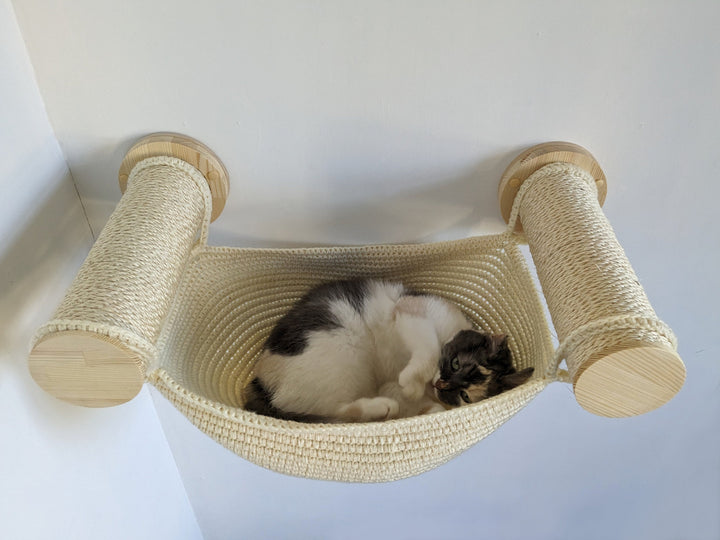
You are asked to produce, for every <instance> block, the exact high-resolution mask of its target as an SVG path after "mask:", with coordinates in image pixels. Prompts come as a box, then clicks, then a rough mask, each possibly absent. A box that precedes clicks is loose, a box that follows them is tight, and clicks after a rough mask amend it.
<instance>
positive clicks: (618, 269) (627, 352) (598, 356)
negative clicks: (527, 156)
mask: <svg viewBox="0 0 720 540" xmlns="http://www.w3.org/2000/svg"><path fill="white" fill-rule="evenodd" d="M517 218H520V220H521V221H522V224H523V227H524V231H525V236H526V237H527V241H528V244H529V247H530V252H531V254H532V257H533V260H534V262H535V265H536V267H537V273H538V278H539V280H540V284H541V286H542V289H543V293H544V294H545V298H546V299H547V303H548V309H549V311H550V313H551V316H552V321H553V324H554V326H555V330H556V331H557V335H558V339H559V340H560V347H559V349H558V351H557V354H556V362H555V365H557V362H559V361H560V360H562V358H565V359H566V361H567V365H568V371H569V374H570V378H571V380H572V381H573V383H574V386H575V393H576V397H577V398H578V401H579V402H580V404H581V405H583V407H585V408H587V409H588V410H590V411H591V412H594V413H596V414H601V415H605V416H626V415H632V414H640V413H642V412H647V410H651V409H654V408H656V407H658V406H660V405H661V404H663V403H665V401H667V400H669V399H670V398H671V397H672V396H673V395H675V393H676V392H677V391H678V390H679V388H680V386H682V383H683V381H684V375H685V371H684V366H683V365H682V361H681V360H680V358H679V357H678V356H677V354H676V353H675V349H676V342H675V336H674V335H673V333H672V331H671V330H670V329H669V328H668V327H667V325H665V324H664V323H663V322H662V321H660V320H659V319H658V317H657V315H656V313H655V311H654V310H653V308H652V306H651V305H650V302H649V300H648V298H647V296H646V294H645V291H644V290H643V288H642V286H641V285H640V282H639V280H638V278H637V276H636V274H635V272H634V271H633V269H632V266H631V265H630V262H629V261H628V259H627V257H626V256H625V252H624V251H623V249H622V247H621V246H620V244H619V243H618V241H617V238H616V237H615V233H614V232H613V230H612V227H611V226H610V223H609V222H608V220H607V218H606V217H605V215H604V214H603V212H602V210H601V208H600V205H599V203H598V197H597V188H596V185H595V180H594V179H593V177H592V176H591V175H590V173H588V172H587V171H586V170H584V169H582V168H580V167H578V166H576V165H573V164H570V163H553V164H550V165H545V166H544V167H541V168H540V169H538V170H537V171H535V172H534V173H533V174H532V175H531V176H530V177H529V178H528V179H527V180H526V181H525V182H524V184H523V185H522V187H521V189H520V191H519V192H518V195H517V198H516V201H515V208H514V209H513V214H512V218H511V222H510V223H511V226H513V224H514V221H515V220H516V219H517ZM633 351H634V352H633ZM601 360H602V361H601ZM595 364H597V365H595ZM611 364H612V366H611ZM620 364H622V366H621V368H620V369H619V371H618V370H617V369H616V368H617V367H618V366H619V365H620ZM611 372H612V375H611ZM586 375H587V377H586ZM583 377H586V380H584V381H582V382H581V379H583ZM591 381H592V386H593V388H590V387H588V386H587V384H586V383H590V382H591ZM595 386H597V387H598V388H595ZM600 387H601V388H602V390H599V388H600Z"/></svg>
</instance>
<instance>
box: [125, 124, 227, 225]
mask: <svg viewBox="0 0 720 540" xmlns="http://www.w3.org/2000/svg"><path fill="white" fill-rule="evenodd" d="M156 156H171V157H176V158H179V159H182V160H183V161H185V162H187V163H189V164H190V165H192V166H193V167H195V168H196V169H197V170H199V171H200V172H201V173H202V174H203V176H204V177H205V179H206V180H207V182H208V185H209V186H210V193H211V194H212V214H211V221H215V220H216V219H217V218H218V216H219V215H220V214H221V212H222V211H223V208H225V202H226V201H227V198H228V193H229V192H230V180H229V176H228V173H227V170H226V169H225V166H224V165H223V164H222V161H220V158H218V157H217V156H216V155H215V153H214V152H213V151H212V150H210V148H208V147H207V146H205V145H204V144H203V143H201V142H200V141H198V140H196V139H193V138H192V137H188V136H186V135H181V134H179V133H153V134H152V135H148V136H146V137H143V138H142V139H140V140H139V141H138V142H136V143H135V144H134V145H133V147H132V148H130V150H128V152H127V154H125V158H124V159H123V161H122V163H121V165H120V171H119V172H118V180H119V181H120V190H121V191H122V192H123V193H125V188H126V186H127V181H128V177H129V176H130V171H132V168H133V167H134V166H135V165H137V164H138V163H139V162H140V161H142V160H143V159H146V158H149V157H156Z"/></svg>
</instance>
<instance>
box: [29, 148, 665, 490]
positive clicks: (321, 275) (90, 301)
mask: <svg viewBox="0 0 720 540" xmlns="http://www.w3.org/2000/svg"><path fill="white" fill-rule="evenodd" d="M210 206H211V203H210V192H209V189H208V187H207V183H206V182H205V179H204V178H203V177H202V175H201V174H200V173H199V172H198V171H197V170H195V169H194V168H193V167H191V166H189V165H188V164H187V163H185V162H183V161H180V160H177V159H175V158H165V157H161V158H149V159H146V160H144V161H142V162H141V163H139V164H138V165H137V166H136V167H135V168H134V169H133V171H132V173H131V175H130V179H129V182H128V189H127V192H126V194H125V195H124V196H123V198H122V200H121V202H120V204H119V205H118V207H117V209H116V211H115V212H114V214H113V216H112V217H111V219H110V221H109V222H108V224H107V225H106V227H105V229H104V230H103V233H102V234H101V236H100V238H99V239H98V241H97V242H96V244H95V246H94V247H93V249H92V250H91V252H90V254H89V256H88V258H87V260H86V261H85V263H84V264H83V266H82V268H81V270H80V272H79V274H78V276H77V278H76V280H75V282H74V283H73V285H72V286H71V288H70V290H69V291H68V293H67V295H66V297H65V300H64V301H63V303H62V304H61V306H60V308H59V309H58V311H57V313H56V316H55V319H54V320H52V321H50V322H49V323H48V324H46V325H45V326H43V327H42V328H41V329H40V330H39V331H38V333H37V335H36V341H37V340H39V339H41V338H42V337H43V336H44V335H47V334H49V333H53V332H59V331H64V330H83V331H88V332H95V333H97V334H98V335H100V336H105V337H111V338H113V339H116V340H118V341H120V342H121V343H123V344H124V345H125V346H126V347H127V348H129V349H131V350H132V351H135V352H137V353H138V354H139V356H140V358H141V359H142V361H143V363H144V367H145V368H147V369H146V373H147V379H148V381H150V382H151V383H152V384H154V385H155V386H156V387H157V388H158V389H159V390H160V392H162V393H163V395H165V396H166V397H167V399H168V400H169V401H171V402H172V403H173V404H174V405H175V406H176V407H177V408H178V409H179V410H180V411H181V412H182V413H183V414H185V415H186V416H187V417H188V418H189V419H190V421H191V422H192V423H193V424H195V425H196V426H197V427H198V428H200V429H201V430H202V431H204V432H205V433H207V434H208V435H209V436H211V437H212V438H214V439H215V440H217V441H218V442H220V443H221V444H223V445H224V446H225V447H227V448H229V449H230V450H232V451H234V452H236V453H237V454H238V455H240V456H243V457H245V458H247V459H249V460H251V461H253V462H255V463H257V464H259V465H261V466H263V467H267V468H270V469H273V470H276V471H279V472H283V473H286V474H291V475H296V476H304V477H312V478H320V479H327V480H342V481H354V482H380V481H390V480H396V479H399V478H404V477H407V476H411V475H414V474H419V473H421V472H424V471H426V470H428V469H430V468H432V467H435V466H437V465H439V464H441V463H443V462H445V461H447V460H449V459H450V458H452V457H454V456H456V455H457V454H459V453H460V452H462V451H464V450H465V449H467V448H469V447H470V446H471V445H473V444H474V443H476V442H477V441H479V440H480V439H482V438H483V437H485V436H486V435H488V434H489V433H491V432H492V431H494V430H495V429H496V428H497V427H499V426H500V425H501V424H502V423H503V422H505V421H506V420H507V419H509V418H510V417H511V416H512V415H513V414H515V413H516V412H518V411H519V410H520V409H521V408H522V407H524V406H525V405H526V404H527V403H529V401H530V400H532V399H533V397H534V396H535V395H537V393H539V392H540V391H541V390H542V389H543V388H544V387H545V386H546V385H547V384H549V383H550V382H551V381H553V380H558V379H559V380H567V378H568V374H567V373H566V372H564V371H560V372H558V371H557V361H558V360H559V359H560V358H562V357H565V356H566V357H567V360H568V366H569V370H570V375H573V374H574V373H575V372H576V371H577V369H578V367H579V366H580V365H581V364H582V362H583V361H584V360H585V359H587V358H588V357H589V356H590V355H592V354H596V353H598V352H601V351H604V350H606V349H608V348H611V347H614V346H617V345H618V344H620V345H622V344H626V343H633V342H635V341H641V342H643V343H657V344H658V345H661V346H673V344H674V337H673V336H672V332H671V331H670V330H669V328H667V327H666V326H665V325H664V324H663V323H661V322H660V321H658V320H657V317H656V316H655V313H654V312H653V310H652V308H651V307H650V305H649V303H648V301H647V298H646V297H645V295H644V292H643V291H642V288H641V287H640V285H639V283H637V278H636V277H635V274H634V273H633V272H632V268H630V265H629V263H628V262H627V259H626V258H625V257H624V253H623V252H622V249H621V248H620V246H619V245H618V244H617V241H616V240H615V237H614V235H613V233H612V229H611V228H610V226H609V224H608V223H607V221H606V220H605V219H604V216H603V215H602V212H601V211H600V208H599V205H598V204H597V199H596V192H595V187H594V182H593V180H592V178H591V177H590V176H589V175H588V174H587V173H585V172H584V171H582V170H580V169H578V168H577V167H574V166H570V165H564V164H553V165H548V166H546V167H544V168H543V169H541V170H539V171H537V172H536V173H535V174H533V175H532V176H531V177H530V178H529V179H528V180H526V182H525V183H524V184H523V186H522V188H521V190H520V193H519V194H518V197H517V198H516V201H515V205H514V207H513V213H512V217H511V221H510V226H509V228H508V230H507V231H506V232H504V233H502V234H499V235H492V236H484V237H473V238H467V239H464V240H457V241H452V242H439V243H433V244H415V245H377V246H359V247H333V248H312V249H287V250H278V249H266V250H263V249H231V248H213V247H208V246H207V245H206V240H207V227H208V224H209V218H210ZM518 218H521V219H522V221H523V225H524V226H525V230H526V234H527V237H528V240H529V243H530V248H531V251H532V255H533V258H534V260H535V262H536V266H537V269H538V275H539V278H540V282H541V284H542V287H543V290H544V291H545V294H546V297H547V299H548V304H549V308H550V311H551V313H552V314H553V320H554V322H555V327H556V329H557V332H558V335H559V337H560V340H561V347H560V348H559V349H558V351H557V352H556V353H555V354H554V351H553V348H552V344H551V339H550V332H549V329H548V326H547V322H546V320H545V317H544V314H543V310H542V306H541V304H540V301H539V298H538V295H537V291H536V289H535V287H534V285H533V282H532V278H531V277H530V274H529V272H528V269H527V267H526V264H525V260H524V258H523V256H522V254H521V253H520V250H519V248H518V243H519V242H520V241H521V238H519V237H518V236H517V235H514V234H513V233H512V232H511V231H512V230H514V222H515V220H517V219H518ZM361 276H369V277H377V278H386V279H391V280H400V281H403V282H404V283H406V284H407V285H409V286H410V287H412V288H415V289H417V290H420V291H424V292H427V293H431V294H436V295H439V296H442V297H445V298H447V299H448V300H450V301H452V302H454V303H455V304H456V305H458V306H459V307H460V308H461V309H462V310H463V311H464V312H465V314H466V315H467V316H468V317H469V318H470V319H471V320H472V321H473V322H474V323H475V325H476V326H477V327H479V328H481V329H484V330H487V331H491V332H494V333H500V332H502V333H506V334H508V335H509V345H510V348H511V350H512V353H513V358H514V360H515V363H516V365H517V367H518V368H519V369H522V368H524V367H528V366H533V367H535V374H534V377H533V379H531V380H530V381H529V382H528V383H526V384H524V385H522V386H520V387H518V388H515V389H513V390H512V391H510V392H506V393H504V394H501V395H499V396H496V397H494V398H492V399H489V400H485V401H482V402H480V403H477V404H474V405H471V406H466V407H460V408H458V409H454V410H450V411H446V412H443V413H438V414H433V415H426V416H419V417H414V418H407V419H400V420H392V421H388V422H377V423H367V424H335V425H323V424H300V423H296V422H287V421H281V420H277V419H274V418H268V417H264V416H260V415H256V414H254V413H250V412H246V411H244V410H243V408H242V405H243V404H242V401H241V391H242V388H243V387H244V385H246V384H247V383H248V382H249V381H250V380H251V379H252V377H253V368H254V364H255V361H256V360H257V358H258V356H259V354H260V351H261V348H262V346H263V343H264V341H265V339H266V338H267V336H268V335H269V333H270V331H271V329H272V327H273V326H274V324H275V322H276V321H277V320H278V319H279V318H280V317H281V316H282V315H283V314H284V313H285V312H287V310H289V309H290V307H291V306H292V305H293V304H294V303H295V302H296V301H297V300H298V299H299V298H300V297H301V296H302V295H303V294H304V293H305V292H306V291H307V290H308V289H309V288H310V287H312V286H313V285H315V284H317V283H319V282H322V281H329V280H334V279H342V278H348V277H361Z"/></svg>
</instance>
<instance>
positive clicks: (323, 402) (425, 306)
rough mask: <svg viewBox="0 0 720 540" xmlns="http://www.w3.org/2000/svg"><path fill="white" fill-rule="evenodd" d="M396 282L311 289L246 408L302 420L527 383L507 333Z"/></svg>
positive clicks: (413, 411) (373, 415) (276, 343)
mask: <svg viewBox="0 0 720 540" xmlns="http://www.w3.org/2000/svg"><path fill="white" fill-rule="evenodd" d="M471 327H472V325H471V324H470V322H469V321H468V320H467V318H466V317H465V316H464V315H463V314H462V312H461V311H460V310H459V309H458V308H457V307H455V306H454V305H452V304H450V303H449V302H447V301H446V300H444V299H442V298H439V297H437V296H432V295H425V294H418V293H415V292H413V291H410V290H408V289H406V288H405V287H404V286H403V285H402V284H400V283H393V282H386V281H379V280H371V279H362V280H349V281H336V282H330V283H325V284H323V285H320V286H318V287H316V288H314V289H312V290H311V291H310V292H308V293H307V294H306V295H305V296H304V297H303V298H302V299H301V300H300V301H299V302H298V303H297V304H296V305H295V306H294V307H293V308H292V309H291V310H290V311H289V312H288V313H287V314H286V315H285V316H284V317H283V318H282V319H280V321H279V322H278V323H277V325H276V326H275V328H274V329H273V330H272V332H271V334H270V337H269V338H268V340H267V342H266V343H265V349H264V351H263V354H262V356H261V357H260V359H259V360H258V362H257V364H256V366H255V374H256V377H255V378H254V379H253V380H252V382H251V383H250V384H249V385H248V386H247V387H246V389H245V391H244V400H245V408H246V409H247V410H250V411H254V412H258V413H260V414H265V415H268V416H274V417H277V418H282V419H286V420H297V421H306V422H365V421H377V420H386V419H391V418H404V417H408V416H414V415H417V414H426V413H431V412H436V411H442V410H445V409H446V408H451V407H455V406H460V405H464V404H466V403H474V402H476V401H480V400H482V399H485V398H488V397H491V396H494V395H497V394H499V393H500V392H503V391H505V390H509V389H511V388H514V387H516V386H518V385H520V384H522V383H524V382H525V381H526V380H527V379H528V378H529V377H530V376H531V375H532V372H533V368H528V369H525V370H523V371H520V372H517V371H516V370H515V368H514V367H513V366H512V359H511V354H510V349H509V348H508V346H507V338H506V336H504V335H490V334H486V333H481V332H477V331H475V330H472V329H471Z"/></svg>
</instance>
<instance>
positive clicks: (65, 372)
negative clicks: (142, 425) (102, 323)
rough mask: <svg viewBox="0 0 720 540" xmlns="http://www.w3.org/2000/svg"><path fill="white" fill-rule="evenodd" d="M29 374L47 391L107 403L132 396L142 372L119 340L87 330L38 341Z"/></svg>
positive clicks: (88, 404)
mask: <svg viewBox="0 0 720 540" xmlns="http://www.w3.org/2000/svg"><path fill="white" fill-rule="evenodd" d="M28 364H29V366H30V374H31V375H32V377H33V379H35V381H36V382H37V383H38V385H40V387H41V388H42V389H43V390H45V391H46V392H48V393H49V394H50V395H53V396H55V397H56V398H58V399H61V400H63V401H67V402H68V403H72V404H74V405H82V406H84V407H111V406H113V405H119V404H121V403H125V402H126V401H130V400H131V399H132V398H134V397H135V396H136V395H137V394H138V392H140V389H141V388H142V385H143V383H144V382H145V373H144V369H143V366H142V362H141V361H140V358H138V356H137V355H136V354H134V353H133V352H131V351H129V350H128V349H126V348H125V347H124V346H123V345H122V344H121V343H120V342H119V341H115V340H112V339H110V338H105V337H102V336H98V335H97V334H94V333H91V332H75V331H72V332H58V333H54V334H50V335H48V336H47V337H46V338H45V339H43V340H41V341H40V342H38V343H37V344H36V345H35V347H34V348H33V350H32V352H31V353H30V358H29V360H28Z"/></svg>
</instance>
